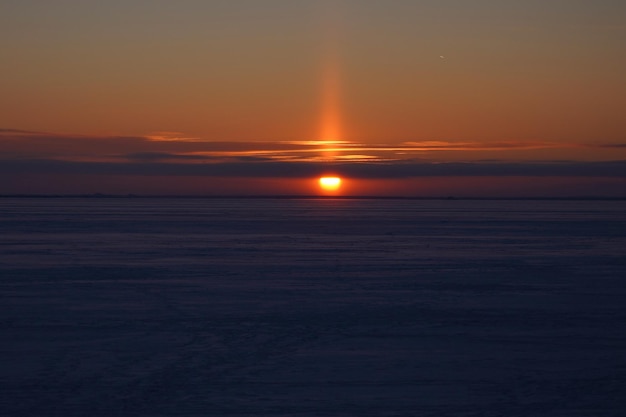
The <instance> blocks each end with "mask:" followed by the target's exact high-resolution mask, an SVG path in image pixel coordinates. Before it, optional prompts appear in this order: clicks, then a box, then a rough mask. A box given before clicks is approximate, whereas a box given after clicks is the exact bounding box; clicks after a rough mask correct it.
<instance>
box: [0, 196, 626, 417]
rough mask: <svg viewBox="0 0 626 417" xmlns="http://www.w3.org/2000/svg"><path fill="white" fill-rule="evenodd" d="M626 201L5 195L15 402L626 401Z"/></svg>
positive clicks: (227, 408) (454, 409)
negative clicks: (251, 198)
mask: <svg viewBox="0 0 626 417" xmlns="http://www.w3.org/2000/svg"><path fill="white" fill-rule="evenodd" d="M625 277H626V202H592V201H586V202H585V201H558V202H555V201H393V200H389V201H387V200H385V201H377V200H376V201H375V200H350V201H345V200H234V199H233V200H202V199H198V200H188V199H180V200H167V199H119V200H118V199H85V200H81V199H15V200H13V199H2V200H0V289H1V293H0V295H1V297H2V300H1V305H0V313H1V316H0V320H1V321H0V329H1V336H2V337H1V340H0V343H1V344H0V355H1V358H2V366H1V368H0V415H2V416H56V415H58V416H155V417H157V416H295V417H298V416H301V417H303V416H307V417H308V416H450V417H452V416H455V417H456V416H507V417H514V416H532V417H548V416H549V417H556V416H559V417H600V416H615V417H618V416H624V415H626V278H625Z"/></svg>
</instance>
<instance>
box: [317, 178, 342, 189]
mask: <svg viewBox="0 0 626 417" xmlns="http://www.w3.org/2000/svg"><path fill="white" fill-rule="evenodd" d="M340 186H341V178H339V177H322V178H320V187H322V189H324V190H326V191H335V190H338V189H339V187H340Z"/></svg>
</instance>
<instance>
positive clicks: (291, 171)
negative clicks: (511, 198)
mask: <svg viewBox="0 0 626 417" xmlns="http://www.w3.org/2000/svg"><path fill="white" fill-rule="evenodd" d="M329 171H331V172H335V173H337V174H338V175H344V176H346V177H350V178H370V179H399V178H415V177H446V176H458V177H465V176H471V177H480V176H497V177H502V176H509V177H515V176H529V177H547V176H553V177H571V176H576V177H619V178H626V161H608V162H576V161H571V162H549V163H546V162H544V163H508V162H489V163H487V162H471V163H470V162H467V163H425V162H420V161H416V162H406V161H401V162H383V163H365V162H357V163H350V162H343V163H311V162H289V161H288V162H276V161H255V160H252V161H242V162H236V161H235V162H217V163H213V162H210V163H192V164H190V163H179V162H178V163H177V162H172V163H166V162H157V161H149V160H148V161H145V160H143V161H139V162H76V161H59V160H50V159H29V160H0V173H3V174H26V173H28V174H33V173H36V174H76V175H90V174H98V175H103V174H104V175H141V176H154V175H159V176H162V175H166V176H209V177H264V178H306V177H313V176H317V175H321V174H323V173H325V172H329Z"/></svg>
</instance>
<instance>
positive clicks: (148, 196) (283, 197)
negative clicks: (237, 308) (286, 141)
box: [0, 193, 626, 201]
mask: <svg viewBox="0 0 626 417" xmlns="http://www.w3.org/2000/svg"><path fill="white" fill-rule="evenodd" d="M3 198H5V199H6V198H24V199H62V198H76V199H78V198H85V199H157V198H158V199H207V200H221V199H256V200H258V199H267V200H311V199H313V200H501V201H507V200H513V201H515V200H545V201H581V200H583V201H626V197H589V196H569V197H541V196H536V197H456V196H441V197H419V196H370V195H362V196H353V195H350V196H345V195H344V196H329V195H193V194H190V195H167V194H146V195H142V194H101V193H93V194H0V199H3Z"/></svg>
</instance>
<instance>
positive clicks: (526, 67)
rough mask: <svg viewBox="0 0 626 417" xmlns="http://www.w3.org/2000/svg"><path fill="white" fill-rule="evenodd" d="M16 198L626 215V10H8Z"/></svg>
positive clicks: (103, 5) (5, 189)
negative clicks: (388, 200)
mask: <svg viewBox="0 0 626 417" xmlns="http://www.w3.org/2000/svg"><path fill="white" fill-rule="evenodd" d="M0 35H1V36H0V62H1V63H2V77H0V179H1V181H0V193H85V192H106V193H137V194H154V193H166V194H167V193H174V194H185V193H201V194H205V193H206V194H311V193H317V192H318V190H317V188H316V185H315V181H314V179H315V178H316V177H317V176H319V175H321V174H324V173H334V174H338V175H342V176H344V177H345V178H346V181H345V182H344V184H345V186H344V188H343V191H342V192H343V193H344V194H367V195H375V194H381V195H383V194H384V195H389V194H393V195H415V196H420V195H424V196H441V195H459V196H471V195H476V196H507V197H510V196H531V195H536V196H569V195H594V196H622V197H626V162H624V161H626V117H624V109H626V76H625V75H624V74H626V2H624V1H623V0H594V1H592V0H584V1H583V0H541V1H539V0H526V1H523V2H522V1H517V0H515V1H512V0H471V1H470V0H343V1H340V0H336V1H331V0H327V1H322V0H311V1H309V0H300V1H298V0H178V1H170V0H124V1H121V0H108V1H106V2H105V1H100V0H98V1H95V0H48V1H44V0H5V1H2V2H0Z"/></svg>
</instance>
